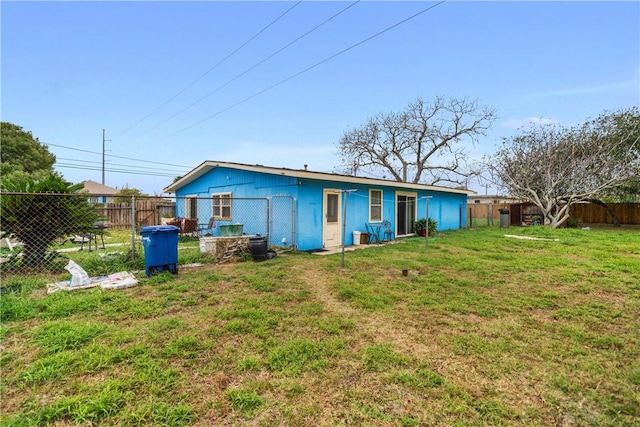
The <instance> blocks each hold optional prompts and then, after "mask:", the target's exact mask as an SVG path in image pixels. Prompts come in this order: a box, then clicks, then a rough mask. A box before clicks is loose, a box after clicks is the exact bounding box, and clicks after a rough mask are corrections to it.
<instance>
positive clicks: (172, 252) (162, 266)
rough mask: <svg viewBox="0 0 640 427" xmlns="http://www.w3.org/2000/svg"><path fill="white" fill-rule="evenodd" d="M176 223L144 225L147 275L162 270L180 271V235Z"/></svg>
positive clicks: (175, 272)
mask: <svg viewBox="0 0 640 427" xmlns="http://www.w3.org/2000/svg"><path fill="white" fill-rule="evenodd" d="M179 233H180V228H178V227H176V226H175V225H151V226H148V227H142V228H141V229H140V234H141V235H142V246H144V266H145V269H146V273H147V277H149V276H152V275H154V274H156V273H159V272H162V271H167V270H168V271H171V273H172V274H177V273H178V235H179Z"/></svg>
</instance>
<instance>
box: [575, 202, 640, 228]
mask: <svg viewBox="0 0 640 427" xmlns="http://www.w3.org/2000/svg"><path fill="white" fill-rule="evenodd" d="M609 207H611V208H612V209H613V211H614V212H615V213H616V215H617V216H618V219H619V220H620V224H627V225H632V224H640V203H611V204H609ZM569 213H570V216H571V218H573V219H576V220H578V221H579V222H580V223H586V224H613V218H612V217H611V215H609V213H608V212H607V211H606V210H605V208H603V207H602V206H599V205H594V204H593V203H579V204H576V205H573V206H572V207H571V210H570V211H569Z"/></svg>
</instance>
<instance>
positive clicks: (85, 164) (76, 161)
mask: <svg viewBox="0 0 640 427" xmlns="http://www.w3.org/2000/svg"><path fill="white" fill-rule="evenodd" d="M58 160H64V161H67V162H74V163H73V164H77V165H78V166H79V167H88V166H89V165H88V164H92V165H93V164H99V165H101V162H95V161H91V160H83V159H68V158H65V157H56V164H61V163H59V162H58ZM108 165H109V166H111V167H114V166H119V167H125V168H134V169H131V173H137V172H138V171H139V170H145V169H146V170H148V171H150V172H160V171H163V172H165V173H170V172H172V173H177V174H180V173H185V171H178V170H169V169H166V168H163V169H159V168H149V167H145V166H137V165H125V164H120V163H109V164H108ZM92 167H93V166H92ZM96 167H97V166H96ZM106 170H107V171H108V169H106Z"/></svg>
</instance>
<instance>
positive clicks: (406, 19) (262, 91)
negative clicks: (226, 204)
mask: <svg viewBox="0 0 640 427" xmlns="http://www.w3.org/2000/svg"><path fill="white" fill-rule="evenodd" d="M446 1H447V0H441V1H439V2H438V3H436V4H434V5H431V6H429V7H427V8H425V9H422V10H421V11H419V12H417V13H415V14H413V15H411V16H409V17H408V18H405V19H403V20H402V21H399V22H397V23H395V24H393V25H391V26H389V27H387V28H385V29H384V30H382V31H379V32H377V33H375V34H373V35H372V36H369V37H367V38H366V39H364V40H361V41H359V42H358V43H355V44H353V45H351V46H349V47H348V48H346V49H343V50H341V51H340V52H338V53H335V54H333V55H331V56H329V57H328V58H325V59H323V60H322V61H320V62H316V63H315V64H313V65H311V66H309V67H307V68H305V69H303V70H301V71H299V72H297V73H295V74H293V75H291V76H289V77H287V78H285V79H284V80H281V81H279V82H278V83H275V84H273V85H271V86H269V87H267V88H265V89H263V90H261V91H259V92H256V93H254V94H253V95H251V96H248V97H246V98H244V99H242V100H241V101H238V102H236V103H235V104H232V105H230V106H228V107H226V108H223V109H222V110H219V111H217V112H215V113H213V114H211V115H209V116H207V117H205V118H204V119H202V120H200V121H198V122H195V123H194V124H192V125H190V126H187V127H186V128H183V129H180V130H179V131H177V132H175V133H173V134H172V135H171V136H175V135H177V134H179V133H182V132H184V131H185V130H188V129H191V128H192V127H195V126H197V125H199V124H200V123H203V122H205V121H207V120H210V119H212V118H214V117H216V116H219V115H220V114H222V113H224V112H227V111H229V110H231V109H232V108H235V107H237V106H238V105H241V104H244V103H245V102H247V101H249V100H251V99H253V98H256V97H258V96H260V95H262V94H263V93H265V92H268V91H270V90H271V89H274V88H276V87H278V86H280V85H282V84H284V83H286V82H288V81H289V80H293V79H294V78H296V77H298V76H300V75H301V74H304V73H306V72H307V71H310V70H312V69H314V68H316V67H318V66H320V65H322V64H324V63H325V62H328V61H330V60H332V59H334V58H336V57H338V56H340V55H342V54H344V53H346V52H348V51H350V50H352V49H355V48H356V47H358V46H360V45H362V44H364V43H366V42H368V41H370V40H372V39H374V38H376V37H378V36H380V35H382V34H384V33H386V32H387V31H390V30H392V29H394V28H396V27H398V26H400V25H402V24H404V23H406V22H408V21H410V20H412V19H414V18H416V17H417V16H419V15H422V14H423V13H425V12H428V11H429V10H431V9H433V8H435V7H437V6H440V5H441V4H442V3H445V2H446Z"/></svg>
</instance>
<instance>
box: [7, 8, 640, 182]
mask: <svg viewBox="0 0 640 427" xmlns="http://www.w3.org/2000/svg"><path fill="white" fill-rule="evenodd" d="M350 4H351V2H339V1H304V2H301V3H300V4H297V5H296V2H285V1H278V2H268V1H259V2H245V1H235V2H223V1H196V2H182V1H181V2H169V1H161V2H153V1H142V2H125V1H112V2H92V1H89V2H75V1H74V2H53V1H45V2H12V1H2V4H1V15H2V18H1V19H2V22H1V23H2V34H1V36H2V41H1V43H2V44H1V47H2V120H3V121H8V122H12V123H15V124H17V125H19V126H22V127H23V128H24V129H25V130H28V131H31V132H32V133H33V135H34V136H36V137H38V138H39V139H40V141H41V142H43V143H45V144H47V145H48V146H49V150H50V151H51V152H52V153H54V154H55V155H56V156H57V158H58V164H57V166H56V168H57V169H58V170H59V171H60V172H61V173H62V174H63V175H64V177H65V178H66V179H67V180H69V181H72V182H79V181H83V180H86V179H90V180H93V181H96V182H101V179H102V135H103V133H102V130H103V129H105V130H106V139H107V140H108V141H107V142H106V156H105V159H106V163H105V169H106V172H105V177H106V180H105V183H106V184H107V185H109V186H112V187H117V188H121V187H124V186H128V187H132V188H138V189H141V190H142V191H144V192H145V193H148V194H152V195H153V194H162V189H163V188H164V187H166V186H167V185H169V184H170V183H171V182H172V181H173V178H174V177H175V176H178V175H182V174H184V173H186V172H187V171H188V170H190V169H191V168H193V167H195V166H197V165H198V164H200V163H201V162H202V161H204V160H220V161H231V162H240V163H249V164H254V163H259V164H264V165H268V166H276V167H288V168H302V167H303V165H304V164H308V165H309V169H310V170H314V171H325V172H331V171H333V170H334V168H335V167H336V166H338V162H339V157H338V155H337V148H336V144H337V142H338V141H339V139H340V137H341V136H342V134H343V133H344V132H345V131H347V130H349V129H350V128H352V127H356V126H359V125H361V124H363V123H364V122H365V121H366V120H367V118H369V117H371V116H374V115H376V114H378V113H385V112H390V111H400V110H402V109H404V108H405V107H406V105H407V104H408V103H409V102H410V101H412V100H414V99H415V98H416V97H422V98H424V99H430V98H433V97H434V96H438V95H439V96H444V97H454V98H469V99H477V100H478V101H479V102H480V103H481V104H483V105H488V106H490V107H493V108H495V109H496V111H497V114H498V116H499V119H498V120H497V121H496V122H495V124H494V126H493V128H492V130H491V131H490V133H489V135H487V137H486V138H482V140H481V142H480V144H478V145H476V146H475V147H472V148H471V150H470V155H471V156H472V157H473V158H479V157H481V156H482V155H484V154H487V153H492V152H494V151H495V147H496V146H497V144H498V143H499V142H500V140H501V138H502V137H509V136H511V135H513V134H514V133H515V132H516V129H517V128H518V127H519V126H521V125H523V124H525V123H527V122H528V121H530V120H541V119H542V120H552V121H555V122H558V123H560V124H563V125H567V126H569V125H574V124H578V123H582V122H584V121H585V120H587V119H588V118H590V117H595V116H597V115H598V114H600V113H601V112H603V111H604V110H616V109H619V108H628V107H631V106H637V105H639V104H640V83H639V82H640V2H636V1H627V2H615V1H606V2H574V1H565V2H546V1H541V2H515V1H514V2H507V1H493V2H470V1H447V2H444V3H442V4H439V5H436V2H422V1H407V2H382V1H360V2H358V3H356V4H354V5H353V6H352V7H350V8H348V9H347V10H346V11H344V12H343V13H341V14H339V15H337V16H336V17H334V18H333V19H330V20H329V18H331V17H332V16H334V15H336V14H338V12H340V11H341V10H343V9H345V8H347V6H349V5H350ZM292 6H295V7H293V8H292ZM429 6H435V7H433V8H432V9H431V10H428V11H426V12H424V13H422V14H420V15H418V16H416V17H415V18H413V19H410V20H408V21H406V22H404V23H401V24H399V25H397V26H395V27H394V28H392V29H390V30H388V31H386V32H384V33H382V34H380V35H378V36H376V37H373V38H371V39H370V40H368V41H366V42H364V43H361V44H359V43H360V42H362V41H363V40H366V39H368V38H370V37H371V36H373V35H375V34H378V33H380V32H381V31H383V30H385V29H387V28H389V27H391V26H393V25H395V24H398V23H400V22H402V21H404V20H405V19H407V18H408V17H410V16H413V15H415V14H416V13H418V12H420V11H422V10H424V9H426V8H427V7H429ZM289 9H291V10H289ZM287 10H289V12H288V13H286V14H285V15H284V16H282V17H281V18H280V19H278V20H277V21H276V22H275V23H273V24H272V25H270V26H269V27H268V28H266V29H265V27H267V26H268V25H269V24H270V23H272V22H273V21H274V20H276V18H278V17H279V16H281V15H283V13H285V12H286V11H287ZM327 20H328V21H327ZM324 21H327V22H326V23H325V24H324V25H322V26H320V27H319V28H317V29H316V30H314V31H312V32H310V33H308V32H309V31H310V30H311V29H313V28H314V27H316V26H318V25H319V24H321V23H323V22H324ZM261 30H264V31H261ZM258 33H259V34H258ZM305 33H308V34H307V35H306V36H304V37H302V38H300V37H301V36H302V35H304V34H305ZM254 36H255V37H254ZM252 37H253V38H252ZM298 38H300V39H299V40H297V41H296V42H295V43H292V42H294V41H295V40H296V39H298ZM291 43H292V44H291ZM287 45H289V46H288V47H286V46H287ZM354 45H355V47H353V48H352V49H349V48H350V47H352V46H354ZM278 51H280V52H278ZM276 52H278V53H277V54H275V55H274V53H276ZM340 52H343V53H341V54H339V53H340ZM337 54H338V55H337ZM336 55H337V56H336ZM267 58H268V59H267ZM323 61H324V62H323ZM305 70H306V71H305ZM281 82H282V83H281ZM279 83H281V84H279ZM167 101H168V102H167ZM116 170H117V171H120V172H117V171H116ZM136 171H137V172H138V173H136ZM474 186H475V187H474ZM471 187H472V189H475V190H476V191H479V192H480V193H482V194H484V193H485V192H487V191H488V192H489V193H491V192H492V191H491V189H486V188H480V187H478V186H477V185H476V184H474V183H471Z"/></svg>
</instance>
